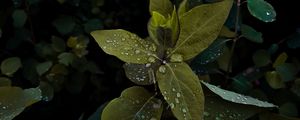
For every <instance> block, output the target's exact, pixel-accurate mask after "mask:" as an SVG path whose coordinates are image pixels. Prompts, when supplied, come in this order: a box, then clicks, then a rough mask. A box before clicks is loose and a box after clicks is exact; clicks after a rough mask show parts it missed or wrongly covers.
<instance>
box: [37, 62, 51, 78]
mask: <svg viewBox="0 0 300 120" xmlns="http://www.w3.org/2000/svg"><path fill="white" fill-rule="evenodd" d="M52 65H53V63H52V61H46V62H43V63H39V64H38V65H37V66H36V71H37V73H38V74H39V75H40V76H41V75H43V74H44V73H45V72H47V71H48V70H49V69H50V68H51V67H52Z"/></svg>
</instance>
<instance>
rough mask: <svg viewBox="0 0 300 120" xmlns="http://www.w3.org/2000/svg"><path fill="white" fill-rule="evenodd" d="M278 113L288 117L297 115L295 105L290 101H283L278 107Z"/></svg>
mask: <svg viewBox="0 0 300 120" xmlns="http://www.w3.org/2000/svg"><path fill="white" fill-rule="evenodd" d="M279 113H280V114H281V115H285V116H289V117H297V116H298V108H297V105H296V104H294V103H291V102H287V103H284V104H283V105H281V106H280V107H279Z"/></svg>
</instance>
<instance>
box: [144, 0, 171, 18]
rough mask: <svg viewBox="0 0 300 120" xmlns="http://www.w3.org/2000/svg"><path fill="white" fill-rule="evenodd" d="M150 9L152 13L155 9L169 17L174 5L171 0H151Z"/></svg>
mask: <svg viewBox="0 0 300 120" xmlns="http://www.w3.org/2000/svg"><path fill="white" fill-rule="evenodd" d="M149 11H150V14H152V13H153V11H157V12H159V13H160V14H162V15H163V16H165V17H168V16H169V15H171V13H172V11H173V5H172V3H171V1H169V0H150V6H149Z"/></svg>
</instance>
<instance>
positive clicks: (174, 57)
mask: <svg viewBox="0 0 300 120" xmlns="http://www.w3.org/2000/svg"><path fill="white" fill-rule="evenodd" d="M182 61H183V57H182V55H181V54H173V55H171V62H182Z"/></svg>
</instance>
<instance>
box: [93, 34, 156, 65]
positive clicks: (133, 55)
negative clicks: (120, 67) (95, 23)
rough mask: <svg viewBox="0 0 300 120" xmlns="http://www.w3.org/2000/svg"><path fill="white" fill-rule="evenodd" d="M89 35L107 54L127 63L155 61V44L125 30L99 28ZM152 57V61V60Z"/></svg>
mask: <svg viewBox="0 0 300 120" xmlns="http://www.w3.org/2000/svg"><path fill="white" fill-rule="evenodd" d="M91 35H92V36H93V37H94V39H95V40H96V41H97V43H98V45H99V46H100V47H101V48H102V50H104V51H105V52H106V53H107V54H110V55H114V56H116V57H118V58H119V59H121V60H123V61H125V62H128V63H138V64H145V63H148V62H155V58H154V57H153V55H154V52H155V51H156V46H155V44H153V43H150V42H149V41H145V40H143V39H141V38H140V37H138V36H137V35H135V34H133V33H130V32H128V31H125V30H121V29H118V30H99V31H93V32H92V33H91ZM152 59H153V61H152Z"/></svg>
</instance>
